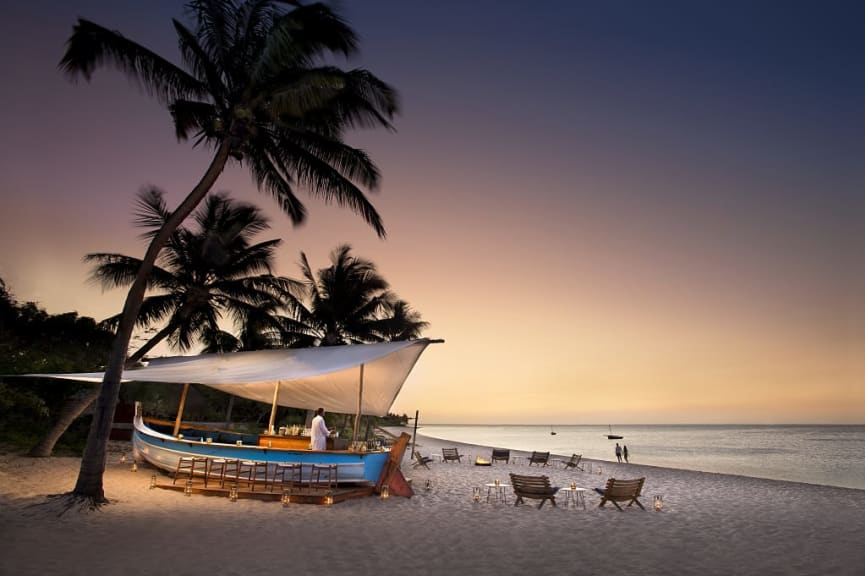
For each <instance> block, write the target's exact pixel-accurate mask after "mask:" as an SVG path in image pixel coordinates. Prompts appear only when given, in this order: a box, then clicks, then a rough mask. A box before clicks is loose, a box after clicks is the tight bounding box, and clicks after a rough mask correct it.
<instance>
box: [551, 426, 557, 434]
mask: <svg viewBox="0 0 865 576" xmlns="http://www.w3.org/2000/svg"><path fill="white" fill-rule="evenodd" d="M555 435H556V431H555V430H553V427H552V426H550V436H555Z"/></svg>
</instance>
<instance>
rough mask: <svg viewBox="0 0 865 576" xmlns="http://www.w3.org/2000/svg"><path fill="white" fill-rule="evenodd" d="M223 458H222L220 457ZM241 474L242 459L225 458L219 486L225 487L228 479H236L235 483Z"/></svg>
mask: <svg viewBox="0 0 865 576" xmlns="http://www.w3.org/2000/svg"><path fill="white" fill-rule="evenodd" d="M220 460H221V458H220ZM239 474H240V460H238V459H236V458H235V459H228V458H226V459H225V465H224V470H223V471H222V475H221V477H220V478H219V487H220V488H225V482H226V481H227V480H234V483H237V481H238V476H239Z"/></svg>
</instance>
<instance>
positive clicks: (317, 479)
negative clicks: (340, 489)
mask: <svg viewBox="0 0 865 576" xmlns="http://www.w3.org/2000/svg"><path fill="white" fill-rule="evenodd" d="M322 474H323V475H324V476H325V480H324V481H323V482H322V479H321V476H322ZM337 484H339V467H338V466H337V465H336V464H313V465H312V469H311V470H310V472H309V485H310V487H315V488H336V486H337Z"/></svg>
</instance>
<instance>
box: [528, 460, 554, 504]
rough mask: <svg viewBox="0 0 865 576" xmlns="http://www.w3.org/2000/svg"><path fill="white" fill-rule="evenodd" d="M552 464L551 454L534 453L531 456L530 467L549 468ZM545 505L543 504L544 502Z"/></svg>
mask: <svg viewBox="0 0 865 576" xmlns="http://www.w3.org/2000/svg"><path fill="white" fill-rule="evenodd" d="M549 463H550V453H549V452H532V455H531V456H529V466H531V465H532V464H537V465H538V466H548V465H549ZM542 504H543V502H542Z"/></svg>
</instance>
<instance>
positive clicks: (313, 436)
mask: <svg viewBox="0 0 865 576" xmlns="http://www.w3.org/2000/svg"><path fill="white" fill-rule="evenodd" d="M309 436H310V442H309V449H310V450H327V437H328V436H330V430H328V429H327V425H326V424H325V422H324V408H319V409H318V410H316V411H315V417H314V418H313V419H312V430H311V431H310V433H309Z"/></svg>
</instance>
